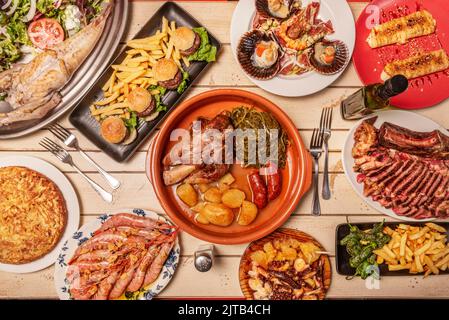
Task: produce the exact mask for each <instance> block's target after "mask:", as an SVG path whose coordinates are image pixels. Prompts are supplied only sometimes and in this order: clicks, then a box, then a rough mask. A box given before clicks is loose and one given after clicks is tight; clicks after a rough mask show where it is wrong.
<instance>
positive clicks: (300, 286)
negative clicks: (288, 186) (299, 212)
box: [239, 228, 332, 300]
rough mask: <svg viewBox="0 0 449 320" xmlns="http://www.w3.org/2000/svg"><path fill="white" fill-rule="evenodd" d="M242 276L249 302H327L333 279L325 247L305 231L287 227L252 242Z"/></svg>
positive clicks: (246, 252) (244, 256)
mask: <svg viewBox="0 0 449 320" xmlns="http://www.w3.org/2000/svg"><path fill="white" fill-rule="evenodd" d="M239 273H240V274H239V279H240V288H241V289H242V292H243V294H244V295H245V298H246V299H247V300H323V299H324V298H325V297H326V293H327V291H328V290H329V287H330V284H331V277H332V271H331V264H330V260H329V257H328V256H327V255H326V254H325V252H324V249H323V247H322V245H321V244H320V243H319V242H318V241H316V240H315V239H314V238H313V237H311V236H310V235H308V234H306V233H304V232H302V231H299V230H295V229H287V228H281V229H278V230H276V231H275V232H273V233H272V234H270V235H269V236H267V237H265V238H262V239H259V240H257V241H254V242H252V243H251V244H250V245H249V246H248V248H247V249H246V250H245V252H244V254H243V256H242V259H241V261H240V270H239Z"/></svg>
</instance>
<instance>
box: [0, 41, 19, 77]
mask: <svg viewBox="0 0 449 320" xmlns="http://www.w3.org/2000/svg"><path fill="white" fill-rule="evenodd" d="M19 58H20V51H19V49H18V48H17V46H15V45H14V43H13V42H12V41H11V39H10V38H1V37H0V72H1V71H3V70H6V69H9V68H10V66H11V65H12V64H13V63H14V62H16V61H17V60H18V59H19Z"/></svg>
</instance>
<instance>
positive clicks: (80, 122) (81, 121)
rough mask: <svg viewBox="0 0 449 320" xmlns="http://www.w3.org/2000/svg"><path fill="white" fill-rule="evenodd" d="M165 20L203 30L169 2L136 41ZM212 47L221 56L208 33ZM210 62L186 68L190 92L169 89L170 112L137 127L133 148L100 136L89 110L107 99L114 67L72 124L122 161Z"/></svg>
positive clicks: (117, 60) (118, 59)
mask: <svg viewBox="0 0 449 320" xmlns="http://www.w3.org/2000/svg"><path fill="white" fill-rule="evenodd" d="M162 17H165V18H167V19H168V20H169V21H175V22H176V25H177V26H186V27H189V28H195V27H202V25H200V24H199V22H198V21H197V20H195V19H194V18H193V17H192V16H191V15H190V14H188V13H187V12H186V11H184V10H183V9H182V8H181V7H179V6H178V5H176V4H175V3H173V2H167V3H165V4H164V5H162V7H161V8H160V9H159V10H158V11H157V12H156V13H155V14H154V15H153V17H152V18H151V19H150V20H149V21H148V22H147V23H146V24H145V26H144V27H143V28H142V29H141V30H140V31H139V33H137V35H136V36H135V39H140V38H144V37H149V36H152V35H154V34H155V32H156V30H159V29H160V28H161V20H162ZM208 34H209V41H210V44H211V45H213V46H215V47H217V55H218V52H219V51H220V48H221V44H220V42H219V41H218V40H217V39H216V38H215V37H214V36H213V35H212V34H210V32H209V31H208ZM126 51H127V49H126V48H125V49H123V50H122V52H121V53H120V54H119V55H118V56H117V57H116V58H115V59H114V61H113V63H111V65H113V64H119V63H120V62H122V61H123V60H124V59H125V57H126V55H127V54H126ZM209 64H210V63H208V62H202V61H201V62H198V61H195V62H193V61H192V62H191V64H190V66H189V67H188V68H187V67H185V65H183V68H184V70H185V71H187V72H188V73H189V77H190V81H189V83H188V86H187V89H186V90H185V91H184V92H183V93H182V94H179V93H178V92H177V91H176V90H174V91H173V90H167V92H166V94H165V95H164V96H163V97H162V103H163V104H164V105H166V106H167V111H165V112H161V113H160V114H159V116H158V117H157V118H156V119H155V120H153V121H150V122H145V121H141V123H140V124H139V125H138V127H137V132H138V134H137V138H136V139H135V140H134V142H132V143H131V144H129V145H120V144H112V143H109V142H107V141H106V140H104V139H103V138H102V136H101V134H100V124H99V122H98V121H96V119H95V118H94V117H92V116H91V114H90V109H89V107H90V106H91V105H92V104H93V103H94V102H95V101H98V100H99V99H100V98H101V97H102V96H103V91H102V87H103V86H104V85H105V84H106V82H107V81H108V80H109V78H110V76H111V74H112V71H111V70H112V69H111V65H110V66H109V67H108V68H107V69H106V71H105V72H103V74H102V75H101V77H100V78H99V79H98V81H97V82H96V84H95V85H94V86H93V87H92V88H91V89H90V91H89V93H88V94H87V95H86V96H85V97H84V98H83V100H81V102H80V103H79V104H78V106H77V107H76V108H75V110H73V112H72V113H71V114H70V117H69V120H70V122H71V123H72V124H73V125H74V126H75V127H76V128H77V129H78V130H79V131H80V132H81V133H82V134H84V135H85V136H86V137H87V138H88V139H89V140H90V141H92V142H93V143H94V144H95V145H96V146H97V147H98V148H100V149H101V150H103V151H104V152H106V153H107V154H108V155H109V156H111V157H112V158H113V159H114V160H116V161H119V162H122V161H125V160H127V159H128V158H129V157H131V156H132V155H133V154H134V152H135V151H136V150H137V149H138V147H139V146H140V145H141V144H142V143H143V142H144V141H145V139H147V138H148V137H149V136H150V135H151V134H152V133H153V131H154V130H156V128H157V127H158V126H159V125H160V124H161V123H162V121H164V119H165V118H166V117H167V116H168V114H169V113H170V112H171V111H172V110H173V109H174V108H175V107H176V105H178V104H179V103H180V102H181V100H182V99H183V98H184V96H185V95H186V94H187V92H188V90H189V89H190V87H191V86H192V84H193V83H194V82H195V80H196V79H197V78H198V77H199V76H200V74H201V73H202V72H203V71H204V70H205V69H206V68H207V66H208V65H209Z"/></svg>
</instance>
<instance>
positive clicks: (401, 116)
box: [342, 110, 449, 222]
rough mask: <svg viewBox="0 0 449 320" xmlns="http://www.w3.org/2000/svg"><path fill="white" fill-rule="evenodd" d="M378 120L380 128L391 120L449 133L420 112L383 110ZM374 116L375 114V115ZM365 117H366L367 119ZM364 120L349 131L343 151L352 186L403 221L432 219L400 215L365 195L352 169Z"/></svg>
mask: <svg viewBox="0 0 449 320" xmlns="http://www.w3.org/2000/svg"><path fill="white" fill-rule="evenodd" d="M376 115H377V117H378V118H377V120H376V122H375V123H374V125H375V126H376V128H379V127H380V126H381V125H382V124H383V123H384V122H391V123H393V124H396V125H399V126H402V127H405V128H409V129H411V130H414V131H422V132H426V131H433V130H440V131H441V132H443V133H444V134H446V135H449V131H447V130H446V129H444V128H443V127H441V126H440V125H439V124H438V123H436V122H434V121H432V120H430V119H429V118H426V117H423V116H421V115H419V114H416V113H413V112H409V111H400V110H390V111H382V112H378V113H377V114H376ZM373 116H374V115H373ZM371 117H372V116H368V117H367V118H371ZM367 118H365V119H367ZM362 121H363V120H360V121H358V122H357V123H356V124H355V125H354V127H353V128H352V129H351V131H349V134H348V136H347V137H346V142H345V145H344V147H343V153H342V161H343V169H344V170H345V175H346V177H347V178H348V180H349V181H350V182H351V185H352V187H353V188H354V190H355V191H356V192H357V194H358V195H359V196H360V197H361V198H362V199H363V200H365V202H366V203H367V204H369V205H370V206H371V207H373V208H374V209H376V210H377V211H380V212H382V213H383V214H386V215H388V216H390V217H392V218H395V219H399V220H403V221H419V222H425V221H432V220H435V218H433V219H413V218H408V217H403V216H399V215H397V214H396V213H394V212H393V210H390V209H386V208H384V207H382V206H381V205H380V204H379V203H378V202H376V201H373V200H372V199H371V198H369V197H365V196H364V195H363V184H360V183H357V174H356V173H355V172H354V171H353V170H352V168H353V166H354V158H353V157H352V147H353V146H354V132H355V130H356V129H357V127H358V126H359V125H360V124H361V123H362Z"/></svg>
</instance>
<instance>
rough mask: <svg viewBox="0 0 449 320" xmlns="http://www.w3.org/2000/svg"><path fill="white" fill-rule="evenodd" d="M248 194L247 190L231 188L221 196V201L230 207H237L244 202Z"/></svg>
mask: <svg viewBox="0 0 449 320" xmlns="http://www.w3.org/2000/svg"><path fill="white" fill-rule="evenodd" d="M245 198H246V195H245V192H243V191H242V190H239V189H230V190H228V191H226V192H225V193H223V196H222V197H221V202H223V204H224V205H225V206H227V207H229V208H232V209H237V208H240V206H241V205H242V203H243V200H245Z"/></svg>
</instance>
